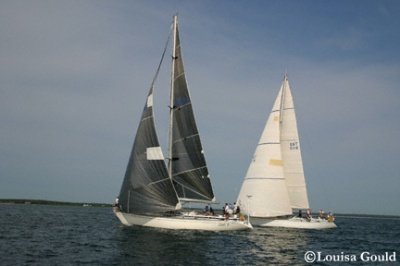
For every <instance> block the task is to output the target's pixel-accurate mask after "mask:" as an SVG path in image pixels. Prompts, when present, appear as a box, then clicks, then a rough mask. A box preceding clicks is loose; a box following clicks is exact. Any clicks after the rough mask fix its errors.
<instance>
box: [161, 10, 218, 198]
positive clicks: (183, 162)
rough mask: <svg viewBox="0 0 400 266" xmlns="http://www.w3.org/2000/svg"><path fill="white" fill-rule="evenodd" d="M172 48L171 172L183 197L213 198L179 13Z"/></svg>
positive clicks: (179, 194) (175, 23)
mask: <svg viewBox="0 0 400 266" xmlns="http://www.w3.org/2000/svg"><path fill="white" fill-rule="evenodd" d="M172 52H173V55H172V75H171V79H172V80H171V106H170V119H171V121H170V127H171V129H170V151H169V152H170V158H169V159H170V163H169V172H170V175H171V178H172V180H173V183H174V186H175V190H176V192H177V194H178V197H179V199H180V200H182V201H206V202H209V201H212V200H213V199H214V193H213V190H212V186H211V182H210V177H209V174H208V169H207V165H206V161H205V158H204V154H203V148H202V145H201V141H200V135H199V132H198V129H197V126H196V122H195V118H194V114H193V108H192V102H191V99H190V96H189V91H188V86H187V82H186V78H185V71H184V68H183V60H182V53H181V46H180V39H179V31H178V25H177V18H176V16H175V17H174V48H173V51H172Z"/></svg>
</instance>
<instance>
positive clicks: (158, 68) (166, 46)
mask: <svg viewBox="0 0 400 266" xmlns="http://www.w3.org/2000/svg"><path fill="white" fill-rule="evenodd" d="M170 39H171V32H170V33H169V34H168V38H167V41H166V42H165V46H164V51H163V53H162V55H161V60H160V63H159V64H158V67H157V71H156V74H155V75H154V78H153V81H152V82H151V88H153V86H154V83H155V82H156V80H157V77H158V74H159V73H160V69H161V65H162V62H163V61H164V56H165V53H166V52H167V48H168V44H169V40H170Z"/></svg>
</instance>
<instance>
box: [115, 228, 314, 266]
mask: <svg viewBox="0 0 400 266" xmlns="http://www.w3.org/2000/svg"><path fill="white" fill-rule="evenodd" d="M117 234H118V238H120V241H119V250H120V254H119V257H118V258H116V260H115V261H114V262H122V261H124V262H128V261H130V262H132V263H139V264H153V265H154V264H158V265H159V264H165V265H166V264H171V263H172V262H173V264H174V265H188V264H198V265H237V264H239V265H244V264H252V265H257V264H265V263H268V264H274V263H277V264H292V265H293V264H295V262H296V261H298V262H299V264H302V262H303V259H302V258H303V255H304V250H306V249H305V248H306V246H307V245H308V241H307V236H306V232H305V231H298V230H293V229H279V228H258V229H256V230H253V231H247V232H243V231H242V232H193V231H184V230H182V231H171V230H162V229H154V228H143V227H136V226H134V227H130V228H127V227H122V226H121V227H120V228H119V230H117Z"/></svg>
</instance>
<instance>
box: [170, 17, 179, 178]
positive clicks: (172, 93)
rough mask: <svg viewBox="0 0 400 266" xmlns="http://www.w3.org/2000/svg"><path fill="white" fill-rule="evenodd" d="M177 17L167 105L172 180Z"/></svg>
mask: <svg viewBox="0 0 400 266" xmlns="http://www.w3.org/2000/svg"><path fill="white" fill-rule="evenodd" d="M177 23H178V17H177V16H176V15H175V16H173V21H172V34H173V40H172V64H171V88H170V104H169V139H168V176H169V178H171V179H172V159H173V158H172V125H173V119H174V82H175V80H174V76H175V60H176V54H175V47H176V25H177Z"/></svg>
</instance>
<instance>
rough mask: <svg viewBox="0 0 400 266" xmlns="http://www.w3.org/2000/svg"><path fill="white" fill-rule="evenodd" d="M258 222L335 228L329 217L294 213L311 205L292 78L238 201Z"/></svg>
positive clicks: (275, 108) (276, 105)
mask: <svg viewBox="0 0 400 266" xmlns="http://www.w3.org/2000/svg"><path fill="white" fill-rule="evenodd" d="M236 202H238V203H239V204H240V207H241V210H242V211H243V212H244V213H246V214H248V215H249V216H250V217H251V222H252V224H254V225H257V226H267V227H290V228H306V229H325V228H334V227H336V225H335V224H334V223H333V221H332V218H333V216H331V217H327V218H328V219H321V218H317V219H315V218H312V217H311V216H310V215H309V216H308V217H299V216H296V217H292V218H289V219H288V218H287V217H288V216H289V217H290V216H292V215H293V214H292V213H293V210H302V209H303V210H304V209H309V208H310V206H309V202H308V194H307V187H306V182H305V177H304V171H303V161H302V158H301V151H300V140H299V134H298V130H297V121H296V114H295V109H294V104H293V96H292V92H291V89H290V86H289V80H288V77H287V75H286V74H285V77H284V80H283V82H282V85H281V87H280V90H279V93H278V96H277V97H276V100H275V103H274V105H273V108H272V111H271V113H270V115H269V117H268V120H267V123H266V125H265V128H264V131H263V133H262V135H261V138H260V140H259V142H258V145H257V148H256V150H255V152H254V156H253V160H252V161H251V163H250V166H249V169H248V170H247V174H246V177H245V179H244V181H243V184H242V187H241V189H240V192H239V196H238V199H237V201H236Z"/></svg>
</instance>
